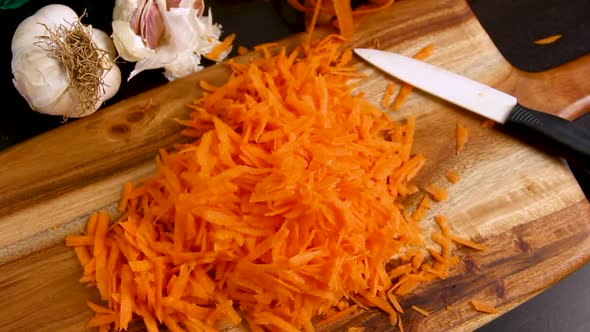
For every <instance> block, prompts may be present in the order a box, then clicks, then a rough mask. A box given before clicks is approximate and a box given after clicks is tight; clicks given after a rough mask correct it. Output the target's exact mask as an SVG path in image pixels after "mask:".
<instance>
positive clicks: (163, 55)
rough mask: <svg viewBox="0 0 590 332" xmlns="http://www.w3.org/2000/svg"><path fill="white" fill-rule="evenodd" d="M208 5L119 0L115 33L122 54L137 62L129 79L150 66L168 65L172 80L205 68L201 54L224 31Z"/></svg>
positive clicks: (198, 0)
mask: <svg viewBox="0 0 590 332" xmlns="http://www.w3.org/2000/svg"><path fill="white" fill-rule="evenodd" d="M204 8H205V3H204V1H203V0H117V1H116V3H115V9H114V11H113V23H112V26H113V35H112V37H113V41H114V43H115V47H116V48H117V51H118V53H119V55H120V56H121V57H122V58H123V59H125V60H127V61H131V62H137V63H136V64H135V68H134V70H133V71H132V72H131V74H130V76H129V79H131V78H132V77H133V76H135V75H137V74H138V73H140V72H142V71H144V70H148V69H156V68H164V69H165V72H164V75H165V76H166V78H168V79H169V80H174V79H176V78H179V77H182V76H186V75H188V74H191V73H193V72H195V71H198V70H201V69H202V68H203V67H202V66H201V65H200V63H201V56H203V55H206V54H208V53H209V52H211V51H212V50H213V48H214V47H215V46H216V45H218V44H220V41H219V37H220V35H221V27H220V26H219V25H218V24H214V23H213V19H212V15H211V11H209V15H208V16H203V10H204ZM230 50H231V47H230V48H228V49H227V50H226V52H224V54H223V56H222V57H219V59H216V60H221V59H222V58H224V57H225V56H227V54H229V51H230Z"/></svg>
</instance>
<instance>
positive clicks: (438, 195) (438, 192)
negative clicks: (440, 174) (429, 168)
mask: <svg viewBox="0 0 590 332" xmlns="http://www.w3.org/2000/svg"><path fill="white" fill-rule="evenodd" d="M424 190H426V191H427V192H428V193H429V194H430V195H432V199H434V200H435V201H437V202H440V201H444V200H446V199H447V198H448V197H449V192H448V191H447V190H446V189H445V188H443V187H441V186H439V185H437V184H436V183H431V184H429V185H428V186H427V187H426V188H424Z"/></svg>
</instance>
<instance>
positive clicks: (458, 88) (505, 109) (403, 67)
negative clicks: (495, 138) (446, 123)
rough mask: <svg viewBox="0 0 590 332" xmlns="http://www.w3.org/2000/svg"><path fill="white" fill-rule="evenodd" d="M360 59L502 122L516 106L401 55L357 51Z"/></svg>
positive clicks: (487, 89)
mask: <svg viewBox="0 0 590 332" xmlns="http://www.w3.org/2000/svg"><path fill="white" fill-rule="evenodd" d="M354 51H355V53H356V54H358V55H359V56H360V57H361V58H363V59H365V60H366V61H367V62H369V63H371V64H373V65H374V66H376V67H377V68H379V69H381V70H383V71H385V72H386V73H388V74H390V75H392V76H394V77H397V78H398V79H400V80H402V81H404V82H406V83H408V84H410V85H413V86H415V87H417V88H419V89H420V90H424V91H426V92H428V93H430V94H433V95H435V96H437V97H439V98H442V99H445V100H447V101H449V102H451V103H453V104H456V105H459V106H461V107H463V108H465V109H468V110H470V111H472V112H475V113H478V114H480V115H483V116H484V117H486V118H489V119H492V120H494V121H496V122H499V123H504V122H506V119H507V118H508V116H509V114H510V112H511V111H512V109H513V108H514V106H516V104H517V100H516V98H515V97H513V96H511V95H509V94H507V93H504V92H502V91H499V90H496V89H494V88H491V87H489V86H487V85H484V84H481V83H479V82H476V81H473V80H471V79H468V78H466V77H463V76H460V75H457V74H454V73H452V72H449V71H447V70H445V69H442V68H439V67H436V66H433V65H430V64H428V63H425V62H422V61H419V60H416V59H412V58H409V57H405V56H402V55H399V54H395V53H391V52H386V51H380V50H374V49H368V48H357V49H355V50H354Z"/></svg>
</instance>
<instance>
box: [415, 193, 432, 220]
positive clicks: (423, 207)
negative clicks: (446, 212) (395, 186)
mask: <svg viewBox="0 0 590 332" xmlns="http://www.w3.org/2000/svg"><path fill="white" fill-rule="evenodd" d="M429 209H430V198H429V197H428V195H424V197H422V200H421V201H420V204H418V207H417V208H416V210H414V213H412V219H414V221H420V220H422V219H424V215H426V212H427V211H428V210H429Z"/></svg>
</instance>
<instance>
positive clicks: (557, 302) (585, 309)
mask: <svg viewBox="0 0 590 332" xmlns="http://www.w3.org/2000/svg"><path fill="white" fill-rule="evenodd" d="M50 3H62V4H65V5H68V6H70V7H72V8H73V9H74V10H76V12H77V13H79V14H81V13H82V12H83V11H84V9H86V11H87V13H88V17H87V18H85V19H84V20H83V22H84V23H87V24H92V25H93V26H94V27H96V28H99V29H101V30H104V31H105V32H107V33H109V34H110V32H111V27H110V22H111V13H112V8H113V4H114V0H105V1H96V0H95V1H81V0H78V1H75V0H70V1H47V0H31V1H30V2H28V3H27V4H25V5H24V6H23V7H21V8H18V9H16V10H0V22H2V23H3V24H4V26H5V27H6V26H8V29H5V32H4V33H2V34H0V56H2V60H3V61H2V62H1V63H3V65H2V66H0V87H1V88H2V97H3V100H2V107H1V108H2V110H1V111H0V150H2V149H4V148H7V147H9V146H12V145H14V144H17V143H19V142H22V141H24V140H26V139H27V138H30V137H33V136H35V135H38V134H41V133H43V132H46V131H48V130H51V129H53V128H56V127H58V126H60V125H61V124H62V118H61V117H55V116H47V115H43V114H39V113H36V112H33V111H31V110H30V109H29V107H28V105H27V103H26V102H25V101H24V99H23V98H22V97H21V96H20V95H19V94H18V92H17V91H16V90H15V89H14V87H13V85H12V82H11V79H12V73H11V68H10V65H9V64H10V58H11V51H10V43H11V39H12V34H13V33H14V30H15V29H16V26H17V25H18V23H20V22H21V21H22V20H23V19H25V18H26V17H28V16H30V15H32V14H33V13H34V12H35V11H37V10H38V9H39V8H41V7H43V6H44V5H47V4H50ZM500 3H505V4H506V6H511V8H520V9H519V10H521V11H523V9H522V8H523V7H522V6H524V5H527V6H530V8H528V9H527V11H528V12H529V14H530V15H531V16H530V17H535V20H533V21H530V20H529V22H528V25H526V24H519V22H518V20H519V19H520V18H519V17H518V15H507V14H506V12H505V11H504V10H503V9H502V8H506V7H503V5H501V4H500ZM572 3H573V4H578V5H582V6H584V5H585V6H588V5H590V1H588V0H572V1H568V2H563V1H556V0H536V1H531V0H499V1H489V0H472V1H471V2H470V4H471V5H472V6H473V7H472V8H473V9H474V11H475V12H476V14H477V17H478V18H479V19H480V20H481V22H482V25H483V26H484V28H486V31H488V33H489V34H490V36H491V37H492V39H493V40H494V42H495V44H496V46H497V47H498V48H499V49H500V51H501V52H502V54H503V55H504V56H505V57H506V58H507V60H508V61H510V62H511V63H512V64H513V65H515V66H517V67H519V66H524V67H527V66H528V67H530V68H528V69H530V70H534V71H536V70H543V69H545V68H548V67H551V66H556V65H559V64H561V63H563V62H565V61H569V60H571V59H573V58H575V57H577V56H579V55H582V54H583V53H586V52H588V51H590V38H587V39H586V43H581V44H578V45H577V46H576V47H574V48H570V49H568V50H567V51H563V50H561V51H559V50H558V51H556V50H555V49H554V48H553V47H550V46H549V47H545V48H544V49H545V51H546V53H545V55H543V54H541V55H539V54H532V55H531V53H530V51H527V50H526V49H525V48H527V47H529V46H530V45H528V44H527V43H530V42H531V41H532V40H536V39H539V38H542V37H546V36H547V35H550V34H553V33H554V32H553V31H558V30H559V29H558V28H557V27H561V25H559V24H563V23H564V22H565V23H568V22H569V25H568V26H567V27H566V28H560V29H561V30H559V31H566V30H567V29H569V30H567V31H574V32H575V31H578V30H580V29H582V30H583V31H582V32H578V33H577V34H576V35H577V36H578V38H581V37H579V36H585V33H586V32H587V31H588V25H587V24H586V23H579V22H576V21H575V18H574V19H572V18H571V17H573V16H576V17H579V16H580V15H579V13H576V12H575V11H573V12H572V10H570V9H568V6H569V5H570V4H572ZM208 4H211V5H212V9H213V17H214V20H215V21H216V22H219V23H221V24H222V25H223V30H224V31H226V32H228V33H231V32H236V33H237V38H236V41H235V45H236V47H235V48H234V49H237V46H239V45H242V46H247V47H251V46H254V45H257V44H260V43H264V42H269V41H274V40H277V39H281V38H283V37H285V36H287V35H289V34H291V33H294V32H299V31H302V30H303V27H302V25H301V17H300V16H297V15H295V14H294V12H293V11H292V10H291V9H290V7H288V5H286V0H276V1H270V0H211V1H209V2H208ZM547 6H549V7H550V8H553V9H552V10H553V12H551V11H547V8H548V7H547ZM558 7H559V8H562V7H565V9H563V8H562V9H563V10H564V12H566V13H570V14H573V13H576V15H573V16H568V17H569V20H565V19H562V20H561V21H563V22H557V21H558V20H543V19H541V20H539V17H541V18H542V17H543V15H555V12H554V11H555V10H557V9H558ZM535 10H536V11H535ZM531 12H532V14H531ZM535 15H536V16H535ZM587 15H588V12H585V13H584V15H582V16H587ZM530 17H529V18H530ZM552 17H553V16H552ZM556 17H560V16H559V15H558V16H556ZM510 20H512V21H510ZM523 22H524V21H523ZM589 22H590V21H589ZM521 23H522V22H521ZM532 23H535V24H532ZM558 23H559V24H558ZM584 24H586V25H584ZM507 27H512V28H510V29H512V30H513V33H507V31H508V32H509V31H510V29H507ZM514 27H519V29H520V30H519V31H515V30H514ZM516 32H518V33H516ZM527 36H528V37H527ZM539 36H540V37H539ZM564 36H565V34H564ZM525 37H526V38H525ZM569 38H570V37H569V35H568V40H569ZM564 40H565V37H564ZM525 41H526V42H527V43H525ZM566 41H567V40H566ZM568 43H569V42H568ZM562 44H563V41H562ZM568 45H569V44H568ZM511 48H516V50H511ZM234 52H235V50H234ZM548 52H550V53H548ZM547 54H550V55H547ZM523 59H528V60H527V61H524V60H523ZM535 59H536V60H535ZM119 66H120V68H121V70H122V73H123V78H124V80H125V79H126V77H127V75H128V73H129V72H130V71H131V70H132V68H133V64H129V63H121V64H120V65H119ZM524 67H523V68H521V69H524V70H526V69H527V68H524ZM164 83H166V79H165V78H164V76H163V75H162V71H160V70H152V71H146V72H143V73H141V74H139V75H138V76H136V77H135V78H134V79H133V80H131V81H130V82H126V81H123V83H122V85H121V88H120V90H119V92H118V94H117V95H116V96H115V97H114V98H113V99H111V100H109V101H108V102H107V103H106V105H105V106H108V105H111V104H113V103H116V102H117V101H120V100H122V99H125V98H128V97H130V96H133V95H136V94H138V93H140V92H142V91H145V90H147V89H150V88H153V87H156V86H158V85H161V84H164ZM586 120H589V121H585V122H590V116H589V117H587V118H586ZM68 121H75V120H74V119H70V120H68ZM589 128H590V127H589ZM589 318H590V265H586V266H584V267H582V268H581V269H580V270H578V271H577V272H575V273H573V274H572V275H570V276H569V277H567V278H566V279H564V280H563V281H561V282H559V283H558V284H557V285H555V286H553V287H551V288H549V289H548V290H547V291H545V292H543V293H542V294H540V295H538V296H537V297H535V298H534V299H532V300H531V301H529V302H527V303H525V304H523V305H521V306H519V307H517V308H516V309H514V310H512V311H511V312H509V313H507V314H505V315H503V316H502V317H500V318H498V319H496V320H494V321H493V322H491V323H489V324H488V325H486V326H484V327H482V328H481V329H480V331H481V332H491V331H508V332H510V331H570V332H571V331H590V319H589Z"/></svg>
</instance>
